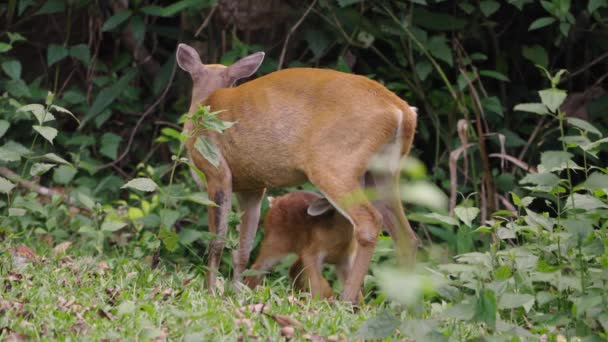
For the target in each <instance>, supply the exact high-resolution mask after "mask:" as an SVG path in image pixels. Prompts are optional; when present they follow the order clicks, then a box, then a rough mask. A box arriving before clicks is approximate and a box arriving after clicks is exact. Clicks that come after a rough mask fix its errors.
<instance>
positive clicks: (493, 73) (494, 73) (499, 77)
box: [479, 70, 510, 82]
mask: <svg viewBox="0 0 608 342" xmlns="http://www.w3.org/2000/svg"><path fill="white" fill-rule="evenodd" d="M479 74H480V75H482V76H487V77H491V78H493V79H496V80H499V81H503V82H510V80H509V78H508V77H507V76H505V75H504V74H503V73H500V72H498V71H496V70H480V71H479Z"/></svg>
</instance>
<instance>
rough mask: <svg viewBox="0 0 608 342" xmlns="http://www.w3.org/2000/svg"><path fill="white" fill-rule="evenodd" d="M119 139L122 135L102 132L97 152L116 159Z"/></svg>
mask: <svg viewBox="0 0 608 342" xmlns="http://www.w3.org/2000/svg"><path fill="white" fill-rule="evenodd" d="M121 140H122V137H120V136H119V135H116V134H114V133H104V135H102V136H101V148H100V149H99V153H101V154H102V155H104V156H106V157H108V158H110V159H116V157H117V155H118V146H119V145H120V141H121Z"/></svg>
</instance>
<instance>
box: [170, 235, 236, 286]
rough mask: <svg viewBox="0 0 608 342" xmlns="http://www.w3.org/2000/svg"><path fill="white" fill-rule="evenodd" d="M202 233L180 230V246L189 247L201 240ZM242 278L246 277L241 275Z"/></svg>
mask: <svg viewBox="0 0 608 342" xmlns="http://www.w3.org/2000/svg"><path fill="white" fill-rule="evenodd" d="M203 235H204V234H203V232H201V231H198V230H195V229H188V228H186V229H182V230H181V231H180V232H179V243H181V244H182V245H186V246H188V245H191V244H192V243H193V242H195V241H198V240H200V239H202V238H203ZM241 275H242V276H243V277H246V275H244V274H241Z"/></svg>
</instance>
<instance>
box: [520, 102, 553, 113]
mask: <svg viewBox="0 0 608 342" xmlns="http://www.w3.org/2000/svg"><path fill="white" fill-rule="evenodd" d="M513 110H518V111H521V112H528V113H535V114H538V115H547V114H549V111H547V107H546V106H545V105H544V104H542V103H520V104H518V105H517V106H515V107H514V108H513Z"/></svg>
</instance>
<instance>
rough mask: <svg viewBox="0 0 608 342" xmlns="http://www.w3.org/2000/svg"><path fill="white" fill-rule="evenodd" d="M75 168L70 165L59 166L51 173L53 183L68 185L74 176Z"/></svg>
mask: <svg viewBox="0 0 608 342" xmlns="http://www.w3.org/2000/svg"><path fill="white" fill-rule="evenodd" d="M76 172H78V170H76V168H74V167H73V166H71V165H59V167H57V168H56V169H55V171H54V172H53V181H54V182H55V183H59V184H64V185H65V184H68V183H70V182H71V181H72V179H73V178H74V176H75V175H76Z"/></svg>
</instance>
